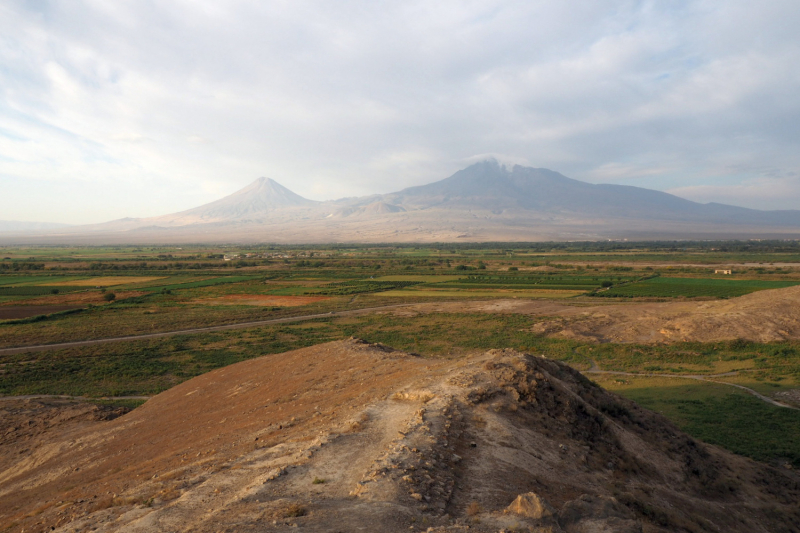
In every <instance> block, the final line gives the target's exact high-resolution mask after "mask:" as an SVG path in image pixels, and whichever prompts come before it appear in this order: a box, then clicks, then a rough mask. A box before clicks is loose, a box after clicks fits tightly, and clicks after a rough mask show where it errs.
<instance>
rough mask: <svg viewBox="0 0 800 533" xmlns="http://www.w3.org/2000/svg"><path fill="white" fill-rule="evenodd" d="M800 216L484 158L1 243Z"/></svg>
mask: <svg viewBox="0 0 800 533" xmlns="http://www.w3.org/2000/svg"><path fill="white" fill-rule="evenodd" d="M799 237H800V211H791V210H786V211H759V210H755V209H746V208H743V207H735V206H730V205H724V204H717V203H710V204H700V203H697V202H692V201H689V200H686V199H684V198H679V197H677V196H674V195H672V194H668V193H665V192H660V191H654V190H650V189H644V188H641V187H631V186H625V185H609V184H599V185H596V184H591V183H586V182H582V181H579V180H575V179H571V178H568V177H566V176H563V175H562V174H559V173H558V172H554V171H552V170H548V169H544V168H530V167H522V166H514V167H511V168H508V167H506V166H503V165H500V164H499V163H497V162H496V161H484V162H481V163H476V164H474V165H472V166H470V167H467V168H465V169H463V170H460V171H458V172H456V173H455V174H453V175H452V176H450V177H448V178H445V179H443V180H440V181H437V182H434V183H430V184H427V185H420V186H416V187H409V188H406V189H403V190H401V191H398V192H394V193H389V194H383V195H381V194H373V195H369V196H364V197H358V198H342V199H339V200H334V201H326V202H317V201H313V200H309V199H306V198H303V197H302V196H299V195H297V194H295V193H294V192H292V191H290V190H289V189H287V188H286V187H284V186H282V185H280V184H279V183H278V182H276V181H275V180H272V179H268V178H259V179H258V180H256V181H255V182H253V183H251V184H250V185H248V186H247V187H245V188H243V189H241V190H239V191H237V192H235V193H233V194H231V195H229V196H226V197H225V198H222V199H220V200H217V201H215V202H211V203H209V204H206V205H203V206H200V207H196V208H194V209H189V210H187V211H182V212H180V213H174V214H170V215H163V216H159V217H150V218H124V219H119V220H115V221H111V222H108V223H104V224H94V225H90V226H76V227H72V228H66V229H64V230H60V231H59V232H58V234H55V233H54V232H52V231H49V232H48V231H42V232H40V234H39V235H38V236H37V237H35V238H34V237H31V236H30V235H27V236H25V237H24V238H23V237H21V236H20V237H18V238H15V237H13V236H11V235H10V234H8V233H6V234H4V235H3V236H2V242H8V243H14V242H28V243H86V244H90V243H93V244H97V243H131V244H133V243H142V242H152V243H177V242H182V243H190V242H213V241H216V242H219V241H224V242H236V241H238V242H276V243H309V242H312V243H313V242H316V243H324V242H448V241H456V240H458V241H461V242H465V241H473V242H475V241H478V242H480V241H484V242H485V241H549V240H555V241H557V240H605V239H631V240H634V239H638V240H659V239H660V240H675V239H750V238H799Z"/></svg>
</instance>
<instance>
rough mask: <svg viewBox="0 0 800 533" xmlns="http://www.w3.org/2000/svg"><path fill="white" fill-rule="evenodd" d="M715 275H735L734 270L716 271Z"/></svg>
mask: <svg viewBox="0 0 800 533" xmlns="http://www.w3.org/2000/svg"><path fill="white" fill-rule="evenodd" d="M714 274H733V270H715V271H714Z"/></svg>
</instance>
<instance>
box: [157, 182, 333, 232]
mask: <svg viewBox="0 0 800 533" xmlns="http://www.w3.org/2000/svg"><path fill="white" fill-rule="evenodd" d="M318 203H319V202H315V201H313V200H308V199H306V198H303V197H302V196H300V195H299V194H295V193H293V192H292V191H290V190H289V189H287V188H286V187H284V186H283V185H281V184H280V183H278V182H277V181H275V180H273V179H272V178H258V179H257V180H256V181H254V182H253V183H251V184H250V185H248V186H247V187H244V188H243V189H240V190H238V191H236V192H235V193H233V194H230V195H228V196H226V197H224V198H221V199H219V200H216V201H214V202H211V203H208V204H205V205H201V206H199V207H195V208H193V209H189V210H186V211H182V212H180V213H175V214H172V215H164V216H161V217H154V218H151V219H146V220H148V221H150V222H151V223H153V224H156V225H158V224H159V223H171V224H198V223H206V222H237V221H243V220H263V219H264V218H267V217H269V216H270V215H272V214H273V213H275V212H276V211H280V210H284V209H290V208H296V207H309V206H314V205H317V204H318Z"/></svg>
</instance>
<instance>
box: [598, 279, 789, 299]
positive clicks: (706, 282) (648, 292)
mask: <svg viewBox="0 0 800 533" xmlns="http://www.w3.org/2000/svg"><path fill="white" fill-rule="evenodd" d="M798 284H800V282H797V281H770V280H752V279H741V280H739V279H718V278H669V277H657V278H650V279H647V280H645V281H641V282H638V283H631V284H630V285H623V286H620V287H612V288H610V289H609V290H607V291H603V292H599V293H597V296H622V297H630V298H633V297H637V296H648V297H657V298H676V297H686V298H695V297H702V296H706V297H714V298H733V297H735V296H744V295H745V294H749V293H751V292H755V291H762V290H766V289H781V288H785V287H792V286H794V285H798Z"/></svg>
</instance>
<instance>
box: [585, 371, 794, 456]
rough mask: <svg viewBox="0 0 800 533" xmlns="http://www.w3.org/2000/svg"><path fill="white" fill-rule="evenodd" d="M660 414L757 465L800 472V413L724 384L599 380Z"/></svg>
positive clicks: (662, 380)
mask: <svg viewBox="0 0 800 533" xmlns="http://www.w3.org/2000/svg"><path fill="white" fill-rule="evenodd" d="M595 381H597V382H598V383H599V384H600V385H601V386H603V387H605V388H607V389H609V390H611V391H614V392H617V393H618V394H621V395H622V396H625V397H627V398H630V399H631V400H633V401H635V402H636V403H638V404H640V405H642V406H644V407H647V408H648V409H652V410H653V411H656V412H659V413H662V414H663V415H665V416H666V417H667V418H669V419H670V420H672V421H673V422H675V423H676V424H677V425H678V426H679V427H680V428H681V429H682V430H684V431H686V432H687V433H689V434H690V435H692V436H694V437H697V438H699V439H701V440H704V441H706V442H709V443H711V444H717V445H719V446H723V447H725V448H728V449H729V450H731V451H733V452H736V453H739V454H741V455H746V456H748V457H752V458H753V459H756V460H758V461H783V460H785V461H786V462H788V463H790V464H792V466H794V467H795V468H798V467H800V411H798V410H793V409H782V408H779V407H774V406H771V405H769V404H767V403H765V402H763V401H761V400H759V399H757V398H755V397H753V396H751V395H750V394H747V393H746V392H743V391H740V390H737V389H734V388H732V387H728V386H725V385H714V384H709V383H697V382H692V381H690V380H682V379H668V378H630V377H626V378H624V380H621V379H618V378H603V379H595Z"/></svg>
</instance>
